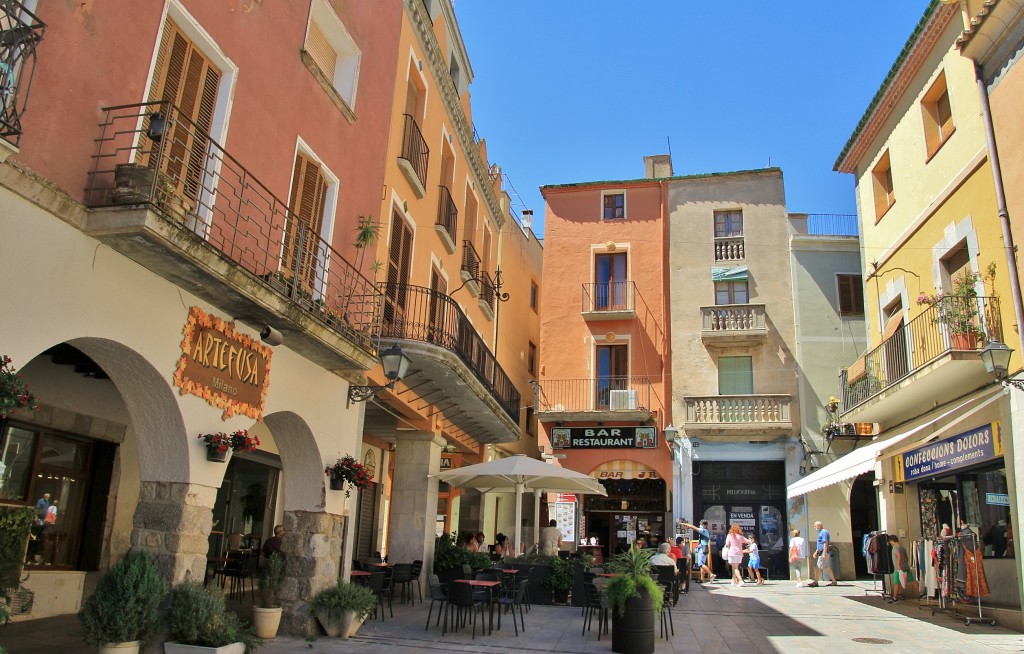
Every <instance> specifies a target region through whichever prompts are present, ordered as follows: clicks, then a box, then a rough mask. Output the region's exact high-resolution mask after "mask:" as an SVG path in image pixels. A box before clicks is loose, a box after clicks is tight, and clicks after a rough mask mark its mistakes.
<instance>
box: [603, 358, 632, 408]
mask: <svg viewBox="0 0 1024 654" xmlns="http://www.w3.org/2000/svg"><path fill="white" fill-rule="evenodd" d="M621 390H629V346H628V345H599V346H598V348H597V408H598V410H601V409H608V408H609V406H610V404H609V402H610V401H611V392H612V391H621Z"/></svg>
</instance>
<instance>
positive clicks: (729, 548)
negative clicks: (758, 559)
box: [724, 524, 748, 586]
mask: <svg viewBox="0 0 1024 654" xmlns="http://www.w3.org/2000/svg"><path fill="white" fill-rule="evenodd" d="M747 544H748V541H747V537H746V536H744V535H743V528H742V527H740V526H739V525H737V524H734V525H732V526H731V527H729V534H728V535H727V536H726V537H725V546H724V547H725V550H726V552H727V556H728V559H727V560H728V562H729V566H730V567H731V568H732V585H733V586H742V585H743V584H744V581H743V573H741V572H740V564H741V563H743V549H744V548H745V547H746V546H747Z"/></svg>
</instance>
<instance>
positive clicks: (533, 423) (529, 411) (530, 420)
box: [526, 406, 537, 436]
mask: <svg viewBox="0 0 1024 654" xmlns="http://www.w3.org/2000/svg"><path fill="white" fill-rule="evenodd" d="M526 433H527V434H529V435H530V436H536V435H537V416H536V415H534V411H533V407H532V406H528V407H526Z"/></svg>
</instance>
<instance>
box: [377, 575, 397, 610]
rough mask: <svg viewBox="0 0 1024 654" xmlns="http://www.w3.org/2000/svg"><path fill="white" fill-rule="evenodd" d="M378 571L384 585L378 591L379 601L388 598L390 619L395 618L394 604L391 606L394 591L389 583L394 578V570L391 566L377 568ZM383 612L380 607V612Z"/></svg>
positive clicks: (382, 608)
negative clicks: (382, 577)
mask: <svg viewBox="0 0 1024 654" xmlns="http://www.w3.org/2000/svg"><path fill="white" fill-rule="evenodd" d="M378 570H380V572H381V573H382V574H383V575H384V584H383V586H382V588H381V589H380V596H381V599H383V598H384V597H387V598H388V612H389V613H390V614H391V617H392V618H393V617H395V607H394V604H392V601H391V600H392V599H393V598H394V592H395V589H394V586H393V585H392V583H391V582H392V580H393V579H394V576H395V569H394V568H393V567H391V566H388V567H381V568H378ZM383 611H384V607H383V606H381V612H383Z"/></svg>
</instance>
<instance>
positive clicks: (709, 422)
mask: <svg viewBox="0 0 1024 654" xmlns="http://www.w3.org/2000/svg"><path fill="white" fill-rule="evenodd" d="M792 400H793V398H792V396H790V395H778V394H771V395H711V396H705V397H698V396H691V397H686V398H684V404H685V406H686V414H685V416H684V423H683V425H684V428H685V430H686V434H687V435H688V436H699V437H715V436H742V437H743V438H747V437H750V436H784V435H787V434H791V433H792V430H793V420H792V418H791V417H790V404H791V403H792Z"/></svg>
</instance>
